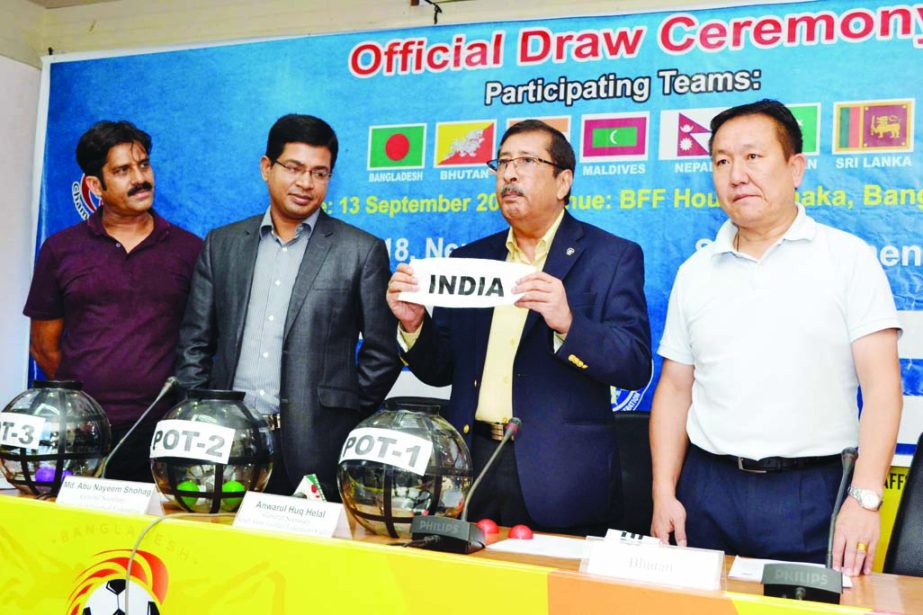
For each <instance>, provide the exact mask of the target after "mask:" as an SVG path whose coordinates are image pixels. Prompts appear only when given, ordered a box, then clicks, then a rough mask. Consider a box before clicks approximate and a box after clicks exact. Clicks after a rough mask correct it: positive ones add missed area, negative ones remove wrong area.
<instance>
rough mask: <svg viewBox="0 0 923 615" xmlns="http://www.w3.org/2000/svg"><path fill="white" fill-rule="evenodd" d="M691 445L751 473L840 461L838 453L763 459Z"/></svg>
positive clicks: (795, 468) (780, 470) (700, 451)
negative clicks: (721, 453) (717, 453)
mask: <svg viewBox="0 0 923 615" xmlns="http://www.w3.org/2000/svg"><path fill="white" fill-rule="evenodd" d="M691 447H692V448H693V449H695V450H696V451H698V452H699V453H701V454H702V455H703V456H705V457H708V458H709V459H714V460H715V461H720V462H721V463H727V464H730V465H732V466H735V467H736V468H737V469H738V470H740V471H742V472H750V473H752V474H767V473H769V472H785V471H786V470H798V469H801V468H808V467H811V466H822V465H827V464H833V463H842V460H841V456H840V455H824V456H821V457H765V458H764V459H747V458H746V457H735V456H734V455H716V454H715V453H711V452H709V451H706V450H705V449H702V448H699V447H698V446H696V445H695V444H692V445H691Z"/></svg>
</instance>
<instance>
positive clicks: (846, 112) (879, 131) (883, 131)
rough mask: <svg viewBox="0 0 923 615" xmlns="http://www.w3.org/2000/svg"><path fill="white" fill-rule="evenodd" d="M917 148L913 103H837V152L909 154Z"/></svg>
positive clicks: (835, 145) (874, 101) (883, 101)
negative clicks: (914, 134) (914, 137)
mask: <svg viewBox="0 0 923 615" xmlns="http://www.w3.org/2000/svg"><path fill="white" fill-rule="evenodd" d="M912 146H913V101H911V100H882V101H876V100H872V101H862V102H854V103H836V104H834V144H833V153H835V154H840V153H849V152H909V151H911V149H912Z"/></svg>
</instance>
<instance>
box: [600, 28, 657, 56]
mask: <svg viewBox="0 0 923 615" xmlns="http://www.w3.org/2000/svg"><path fill="white" fill-rule="evenodd" d="M645 32H647V30H646V29H645V28H634V29H632V30H630V31H628V30H619V31H618V32H615V33H613V32H612V30H607V31H605V32H603V42H604V43H605V44H606V55H608V56H609V57H610V58H618V57H622V56H625V57H629V58H633V57H635V56H636V55H638V50H639V49H640V47H641V41H642V40H644V33H645ZM613 34H615V38H614V40H613Z"/></svg>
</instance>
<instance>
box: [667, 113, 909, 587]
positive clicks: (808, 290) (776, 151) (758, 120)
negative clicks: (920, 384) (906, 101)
mask: <svg viewBox="0 0 923 615" xmlns="http://www.w3.org/2000/svg"><path fill="white" fill-rule="evenodd" d="M711 129H712V141H711V143H710V148H711V156H712V164H713V171H712V174H713V179H714V183H715V191H716V192H717V195H718V199H719V201H720V203H721V208H722V209H723V210H724V212H725V213H726V214H727V216H728V218H729V220H727V221H726V222H725V223H724V225H723V226H722V227H721V229H720V230H719V231H718V235H717V237H716V238H715V241H714V243H712V244H711V245H709V246H708V247H706V248H703V249H702V250H699V251H698V252H697V253H696V254H694V255H692V256H691V257H690V258H689V259H688V260H687V261H686V262H685V263H684V264H683V265H682V266H681V267H680V269H679V272H678V273H677V276H676V281H675V283H674V286H673V291H672V293H671V296H670V304H669V308H668V312H667V322H666V327H665V330H664V334H663V338H662V340H661V344H660V348H659V354H660V355H661V356H662V357H663V358H664V361H663V369H662V372H661V376H660V382H659V384H658V386H657V391H656V394H655V396H654V402H653V408H652V415H651V448H652V456H653V470H654V486H653V496H654V518H653V522H652V527H651V532H652V534H653V535H654V536H656V537H658V538H660V539H661V540H662V541H664V542H666V541H668V540H669V538H670V535H671V534H673V537H674V539H675V541H676V542H677V543H678V544H680V545H685V544H688V545H690V546H694V547H705V548H714V549H722V550H724V551H726V552H727V553H735V554H740V555H745V556H751V557H766V558H777V559H786V560H796V561H812V562H821V563H822V562H823V561H824V560H825V558H826V551H827V533H828V528H829V521H830V516H831V514H832V511H833V506H834V500H835V497H836V492H837V489H838V486H839V482H840V475H841V462H840V459H841V456H840V453H841V451H842V450H843V449H845V448H848V447H854V446H856V445H858V446H859V457H858V460H857V463H856V467H855V472H854V474H853V478H852V485H851V488H850V495H851V496H852V497H847V498H846V502H845V503H844V504H843V507H842V509H841V511H840V513H839V516H838V517H837V520H836V531H835V536H834V548H833V562H834V567H835V568H837V569H842V570H843V571H844V572H845V573H847V574H861V573H862V572H865V573H868V572H870V571H871V567H872V562H873V561H874V557H875V548H876V546H877V542H878V537H879V531H880V527H879V526H880V519H879V513H878V508H879V506H880V504H881V494H882V487H883V484H884V478H885V475H886V473H887V471H888V468H889V466H890V462H891V458H892V455H893V453H894V446H895V442H896V439H897V428H898V423H899V421H900V414H901V400H902V397H901V380H900V366H899V363H898V358H897V338H898V334H899V331H900V325H899V322H898V319H897V312H896V310H895V308H894V300H893V298H892V296H891V291H890V288H889V286H888V281H887V279H886V278H885V275H884V272H883V271H882V269H881V266H880V265H879V264H878V262H877V261H876V260H875V257H874V255H873V253H872V251H871V250H870V249H869V248H868V246H867V245H866V244H865V243H864V242H863V241H861V240H860V239H858V238H857V237H855V236H853V235H850V234H848V233H845V232H842V231H839V230H837V229H834V228H831V227H829V226H825V225H823V224H818V223H817V222H815V221H814V220H813V219H812V218H810V217H809V216H807V215H806V213H805V210H804V207H803V206H801V205H799V204H798V203H796V201H795V191H796V189H797V187H798V186H799V184H800V183H801V180H802V178H803V176H804V169H805V166H806V161H805V157H804V154H802V153H801V147H802V137H801V130H800V129H799V127H798V124H797V122H796V120H795V118H794V117H793V116H792V114H791V112H789V111H788V109H786V108H785V106H784V105H782V104H781V103H779V102H776V101H771V100H763V101H759V102H756V103H752V104H748V105H742V106H739V107H734V108H731V109H728V110H726V111H724V112H722V113H721V114H719V115H718V116H716V117H715V118H714V119H713V120H712V126H711ZM859 386H861V387H862V398H863V400H864V403H863V409H862V416H861V421H860V420H859V412H858V408H857V403H856V392H857V388H858V387H859Z"/></svg>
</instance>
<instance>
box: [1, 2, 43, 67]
mask: <svg viewBox="0 0 923 615" xmlns="http://www.w3.org/2000/svg"><path fill="white" fill-rule="evenodd" d="M44 14H45V10H44V9H43V8H42V7H40V6H39V5H37V4H33V3H31V2H29V1H28V0H0V56H5V57H7V58H10V59H13V60H18V61H20V62H25V63H27V64H31V65H32V66H40V65H41V64H40V63H41V60H40V59H39V58H40V57H41V56H42V54H43V53H44V52H43V51H42V50H41V49H42V25H43V22H42V18H43V16H44Z"/></svg>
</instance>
